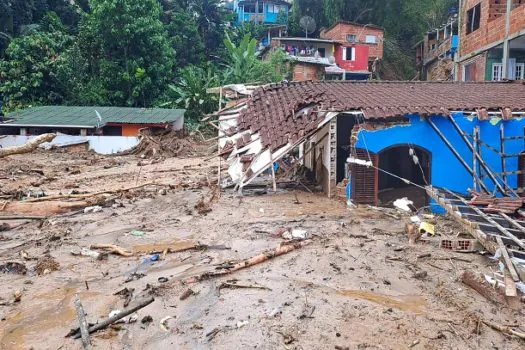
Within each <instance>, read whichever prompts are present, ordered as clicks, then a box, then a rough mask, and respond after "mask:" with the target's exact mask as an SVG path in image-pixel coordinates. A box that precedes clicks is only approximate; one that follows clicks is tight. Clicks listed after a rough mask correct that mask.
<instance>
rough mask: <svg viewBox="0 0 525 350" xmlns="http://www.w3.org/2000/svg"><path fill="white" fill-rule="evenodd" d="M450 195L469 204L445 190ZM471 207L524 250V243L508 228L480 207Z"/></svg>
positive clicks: (466, 203)
mask: <svg viewBox="0 0 525 350" xmlns="http://www.w3.org/2000/svg"><path fill="white" fill-rule="evenodd" d="M446 191H447V192H448V193H449V194H450V195H452V196H454V197H456V198H458V199H460V200H461V201H462V202H463V203H464V204H465V205H469V203H468V202H467V201H466V199H465V198H463V197H461V196H459V195H457V194H455V193H454V192H452V191H449V190H446ZM471 208H472V209H473V210H474V211H475V212H476V213H477V214H478V215H480V216H482V217H483V219H485V220H486V221H488V222H490V223H491V224H492V225H494V226H495V227H496V228H497V229H498V230H499V231H500V232H501V233H503V234H504V235H505V236H507V237H509V238H510V239H512V240H513V241H514V242H515V243H516V244H517V245H518V246H519V247H520V248H522V249H524V250H525V243H523V242H522V241H521V240H520V239H518V237H516V236H514V235H513V234H512V233H511V232H510V231H509V230H507V229H506V228H505V227H503V226H501V225H500V224H498V223H497V222H496V221H495V220H494V219H492V218H491V217H489V216H488V215H486V214H485V213H484V212H483V211H482V210H481V209H479V208H477V207H474V206H471Z"/></svg>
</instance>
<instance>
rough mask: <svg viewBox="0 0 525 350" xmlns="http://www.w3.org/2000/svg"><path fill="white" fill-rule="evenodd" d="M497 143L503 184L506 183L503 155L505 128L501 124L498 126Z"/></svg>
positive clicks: (505, 165)
mask: <svg viewBox="0 0 525 350" xmlns="http://www.w3.org/2000/svg"><path fill="white" fill-rule="evenodd" d="M499 140H500V141H499V142H500V149H501V172H502V174H501V177H502V179H503V182H505V183H507V174H506V172H507V158H506V157H504V155H505V126H504V124H503V122H501V124H500V126H499Z"/></svg>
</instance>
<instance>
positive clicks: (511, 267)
mask: <svg viewBox="0 0 525 350" xmlns="http://www.w3.org/2000/svg"><path fill="white" fill-rule="evenodd" d="M496 242H498V245H499V249H500V251H501V254H502V256H503V259H504V260H505V265H507V269H508V270H509V272H510V275H511V276H512V280H513V281H514V282H519V280H520V278H519V276H518V273H517V272H516V268H514V264H512V260H510V256H509V252H508V251H507V247H505V245H504V244H503V241H502V240H501V238H500V237H496Z"/></svg>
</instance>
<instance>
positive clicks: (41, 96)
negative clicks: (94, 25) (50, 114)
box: [0, 14, 73, 109]
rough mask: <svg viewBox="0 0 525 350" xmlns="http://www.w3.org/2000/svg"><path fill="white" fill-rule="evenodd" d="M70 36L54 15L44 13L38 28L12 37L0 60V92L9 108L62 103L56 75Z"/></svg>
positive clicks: (71, 39)
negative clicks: (44, 15)
mask: <svg viewBox="0 0 525 350" xmlns="http://www.w3.org/2000/svg"><path fill="white" fill-rule="evenodd" d="M72 43H73V37H71V36H70V35H68V34H67V33H66V32H65V29H64V27H63V26H62V25H61V23H60V20H59V19H58V18H57V17H56V15H52V14H50V15H48V17H46V18H45V20H44V21H43V24H42V26H41V28H40V29H39V30H36V29H33V30H30V31H29V32H28V33H27V34H26V35H24V36H20V37H18V38H16V39H13V40H12V41H11V43H10V44H9V47H8V49H7V51H6V57H7V59H6V60H3V61H0V74H1V75H0V79H1V81H2V84H1V85H0V93H2V94H3V95H5V96H6V97H7V100H6V101H5V102H6V107H7V108H10V109H14V108H18V107H22V106H25V105H31V104H54V103H62V102H64V95H63V89H62V88H61V84H60V82H59V80H58V78H57V70H58V68H57V67H58V66H59V65H60V56H61V53H62V52H64V51H65V50H66V49H67V48H68V47H69V46H71V44H72Z"/></svg>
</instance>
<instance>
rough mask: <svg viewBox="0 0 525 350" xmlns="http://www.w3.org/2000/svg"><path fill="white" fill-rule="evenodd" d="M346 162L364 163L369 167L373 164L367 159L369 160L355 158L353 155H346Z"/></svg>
mask: <svg viewBox="0 0 525 350" xmlns="http://www.w3.org/2000/svg"><path fill="white" fill-rule="evenodd" d="M346 162H347V163H351V164H357V165H364V166H366V167H371V166H373V165H374V164H373V163H372V162H371V161H369V160H363V159H357V158H354V157H348V159H347V160H346Z"/></svg>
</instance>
